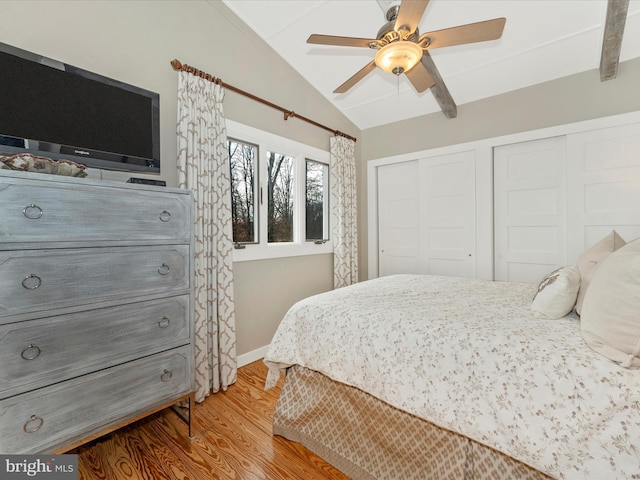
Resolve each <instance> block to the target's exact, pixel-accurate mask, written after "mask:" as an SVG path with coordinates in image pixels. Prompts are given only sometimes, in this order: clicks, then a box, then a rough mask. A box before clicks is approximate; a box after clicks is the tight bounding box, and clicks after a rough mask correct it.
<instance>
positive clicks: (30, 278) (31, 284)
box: [22, 273, 42, 290]
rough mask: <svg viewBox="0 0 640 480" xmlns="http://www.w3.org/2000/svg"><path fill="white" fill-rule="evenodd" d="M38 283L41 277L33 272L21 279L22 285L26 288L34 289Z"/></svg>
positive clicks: (39, 283)
mask: <svg viewBox="0 0 640 480" xmlns="http://www.w3.org/2000/svg"><path fill="white" fill-rule="evenodd" d="M40 285H42V279H41V278H40V277H39V276H38V275H36V274H35V273H30V274H29V275H27V276H26V277H24V280H22V286H23V287H24V288H26V289H27V290H35V289H36V288H38V287H39V286H40Z"/></svg>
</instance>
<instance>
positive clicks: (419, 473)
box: [264, 242, 640, 479]
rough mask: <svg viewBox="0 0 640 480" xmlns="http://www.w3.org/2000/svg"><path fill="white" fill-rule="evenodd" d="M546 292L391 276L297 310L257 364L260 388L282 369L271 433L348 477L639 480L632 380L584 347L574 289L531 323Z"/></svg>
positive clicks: (639, 437)
mask: <svg viewBox="0 0 640 480" xmlns="http://www.w3.org/2000/svg"><path fill="white" fill-rule="evenodd" d="M633 243H635V244H637V243H638V242H633ZM636 247H637V246H636ZM639 253H640V250H639V249H638V248H636V250H635V251H632V252H631V255H632V257H630V258H638V257H639ZM625 261H626V263H629V260H628V258H627V260H625V259H624V258H623V259H622V262H623V263H624V262H625ZM637 263H638V262H636V265H637ZM601 268H602V269H604V262H603V266H601ZM578 278H580V277H579V276H578ZM595 280H596V278H594V280H593V281H592V286H591V287H589V288H590V289H591V288H594V289H595V287H596V281H595ZM560 283H561V282H557V283H556V285H559V284H560ZM543 284H544V282H541V284H540V285H534V284H524V283H508V282H494V281H486V280H478V279H468V278H455V277H442V276H430V275H393V276H388V277H382V278H378V279H373V280H368V281H365V282H361V283H358V284H355V285H352V286H349V287H345V288H341V289H337V290H333V291H331V292H326V293H323V294H320V295H316V296H313V297H310V298H308V299H305V300H302V301H300V302H298V303H297V304H296V305H294V306H293V307H292V308H291V309H290V310H289V312H288V313H287V314H286V315H285V317H284V319H283V320H282V322H281V324H280V326H279V327H278V329H277V332H276V334H275V336H274V338H273V341H272V343H271V344H270V347H269V350H268V353H267V355H266V356H265V360H264V361H265V363H266V364H267V366H268V368H269V373H268V375H267V379H266V384H265V387H266V388H270V387H272V386H274V385H275V383H276V382H277V381H278V378H279V377H280V375H281V374H282V373H284V372H286V378H285V382H284V385H283V388H282V391H281V394H280V398H279V400H278V403H277V406H276V411H275V413H274V420H273V433H274V434H275V435H281V436H283V437H285V438H288V439H290V440H293V441H296V442H299V443H301V444H303V445H305V446H306V447H307V448H309V449H310V450H312V451H314V452H315V453H316V454H318V455H319V456H321V457H322V458H324V459H325V460H327V461H329V463H332V464H333V465H334V466H336V467H337V468H338V469H340V470H341V471H343V472H344V473H345V474H347V475H348V476H350V477H352V478H362V479H374V478H375V479H384V478H387V479H398V478H403V479H409V478H430V479H431V478H456V479H458V478H468V479H477V478H487V479H499V478H502V479H513V478H519V479H520V478H522V479H528V478H531V479H541V478H558V479H585V478H590V479H591V478H593V479H614V478H624V479H632V478H640V370H638V369H637V368H633V365H631V366H630V367H631V368H625V367H623V366H621V362H619V361H613V360H612V359H611V358H607V357H606V356H604V355H603V354H602V352H601V351H597V350H596V349H594V347H593V345H590V344H588V343H587V342H585V339H584V336H583V333H582V331H581V329H582V328H583V327H584V326H581V319H580V317H578V315H577V314H576V313H575V312H574V311H573V303H575V301H576V296H575V295H574V293H575V292H572V295H573V303H572V306H571V312H569V313H568V314H566V315H563V316H562V317H560V318H554V319H549V318H542V316H541V315H538V314H534V313H535V312H534V311H533V310H532V299H535V297H536V296H538V295H539V293H540V290H541V289H542V288H543V287H544V286H545V285H543ZM546 284H547V285H549V284H553V281H548V280H547V283H546ZM614 288H617V287H614ZM575 290H576V291H577V287H576V289H575ZM618 290H619V288H617V289H616V291H618ZM587 297H589V296H587ZM588 300H589V298H587V299H585V304H584V307H583V308H586V307H587V306H588V305H587V303H588ZM637 300H638V297H637V296H635V297H634V299H633V301H634V302H636V301H637ZM616 301H617V302H618V303H619V302H620V300H619V299H618V300H616ZM592 303H593V302H592ZM638 304H640V303H636V304H635V306H637V305H638ZM636 311H637V310H636ZM634 315H635V314H634ZM582 316H583V317H584V316H585V315H584V313H583V315H582ZM634 318H637V315H636V317H634ZM631 363H632V362H631Z"/></svg>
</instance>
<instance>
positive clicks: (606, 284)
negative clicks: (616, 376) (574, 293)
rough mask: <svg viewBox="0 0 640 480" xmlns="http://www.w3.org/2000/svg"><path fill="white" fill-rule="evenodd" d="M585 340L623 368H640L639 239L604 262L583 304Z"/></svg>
mask: <svg viewBox="0 0 640 480" xmlns="http://www.w3.org/2000/svg"><path fill="white" fill-rule="evenodd" d="M580 324H581V329H582V337H583V338H584V340H585V341H586V342H587V343H588V344H589V346H590V347H591V348H593V349H594V350H595V351H596V352H598V353H601V354H602V355H604V356H605V357H607V358H609V359H611V360H613V361H614V362H617V363H619V364H620V365H622V366H623V367H640V239H637V240H634V241H633V242H630V243H628V244H627V245H625V246H624V247H622V248H621V249H619V250H617V251H615V252H614V253H613V254H611V255H610V256H609V257H607V258H606V259H605V260H603V261H602V263H601V264H600V266H599V267H598V269H597V271H596V272H595V275H594V277H593V280H592V281H591V285H590V286H589V290H588V291H587V295H586V296H585V299H584V303H583V305H582V315H581V316H580Z"/></svg>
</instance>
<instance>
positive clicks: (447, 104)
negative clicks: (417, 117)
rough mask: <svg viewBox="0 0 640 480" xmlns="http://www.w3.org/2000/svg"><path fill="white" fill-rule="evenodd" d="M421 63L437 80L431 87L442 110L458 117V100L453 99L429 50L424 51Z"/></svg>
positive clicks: (451, 116)
mask: <svg viewBox="0 0 640 480" xmlns="http://www.w3.org/2000/svg"><path fill="white" fill-rule="evenodd" d="M420 63H422V65H423V66H424V68H425V69H426V70H427V72H429V75H431V78H433V80H434V81H435V85H434V86H433V87H431V93H432V94H433V96H434V98H435V99H436V102H438V105H440V110H442V113H444V116H445V117H447V118H456V117H457V116H458V107H457V105H456V102H454V101H453V97H452V96H451V93H449V89H448V88H447V86H446V85H445V84H444V80H442V77H441V76H440V72H439V71H438V69H437V68H436V64H435V63H433V58H431V55H430V54H429V52H424V55H422V60H421V62H420ZM414 68H415V67H414Z"/></svg>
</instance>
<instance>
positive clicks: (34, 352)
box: [21, 344, 42, 360]
mask: <svg viewBox="0 0 640 480" xmlns="http://www.w3.org/2000/svg"><path fill="white" fill-rule="evenodd" d="M40 352H42V350H40V347H39V346H37V345H34V344H31V345H29V346H28V347H27V348H25V349H24V350H22V354H21V357H22V358H24V359H25V360H35V359H36V358H38V356H39V355H40Z"/></svg>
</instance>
